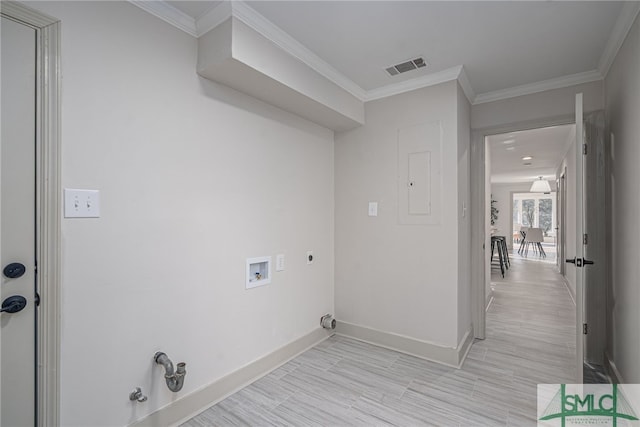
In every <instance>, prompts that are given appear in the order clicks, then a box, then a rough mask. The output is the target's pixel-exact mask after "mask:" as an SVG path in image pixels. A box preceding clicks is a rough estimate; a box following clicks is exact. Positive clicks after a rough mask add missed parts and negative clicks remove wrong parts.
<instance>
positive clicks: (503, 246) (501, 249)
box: [491, 236, 511, 277]
mask: <svg viewBox="0 0 640 427" xmlns="http://www.w3.org/2000/svg"><path fill="white" fill-rule="evenodd" d="M496 249H497V250H498V261H499V263H500V273H502V277H504V272H505V270H507V269H509V266H510V265H511V262H510V260H509V253H508V252H509V251H508V250H507V238H506V237H505V236H491V261H492V262H493V252H494V251H495V250H496Z"/></svg>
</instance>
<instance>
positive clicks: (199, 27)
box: [196, 1, 233, 37]
mask: <svg viewBox="0 0 640 427" xmlns="http://www.w3.org/2000/svg"><path fill="white" fill-rule="evenodd" d="M232 13H233V10H232V6H231V2H228V1H223V2H222V3H220V4H219V5H217V6H216V7H214V8H213V9H211V10H210V11H208V12H207V13H205V14H204V15H202V16H201V17H200V18H198V19H197V20H196V37H200V36H202V35H204V34H206V33H208V32H209V31H211V30H213V29H214V28H215V27H217V26H218V25H220V24H222V23H223V22H224V21H226V20H227V19H229V18H230V17H231V16H232Z"/></svg>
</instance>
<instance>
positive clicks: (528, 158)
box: [522, 156, 533, 160]
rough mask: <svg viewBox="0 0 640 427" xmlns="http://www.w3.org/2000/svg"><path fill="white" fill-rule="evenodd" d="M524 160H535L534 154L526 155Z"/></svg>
mask: <svg viewBox="0 0 640 427" xmlns="http://www.w3.org/2000/svg"><path fill="white" fill-rule="evenodd" d="M522 160H533V157H532V156H524V157H523V158H522Z"/></svg>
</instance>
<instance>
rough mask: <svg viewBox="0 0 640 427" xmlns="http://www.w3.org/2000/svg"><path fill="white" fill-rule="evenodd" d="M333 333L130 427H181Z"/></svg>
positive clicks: (278, 353) (316, 334)
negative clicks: (180, 426) (179, 426)
mask: <svg viewBox="0 0 640 427" xmlns="http://www.w3.org/2000/svg"><path fill="white" fill-rule="evenodd" d="M331 335H333V333H332V332H330V331H327V330H326V329H322V328H318V329H315V330H313V331H312V332H310V333H308V334H307V335H305V336H303V337H301V338H298V339H297V340H295V341H293V342H291V343H289V344H287V345H285V346H283V347H281V348H279V349H277V350H275V351H274V352H273V353H270V354H268V355H266V356H264V357H261V358H260V359H258V360H256V361H254V362H251V363H249V364H248V365H246V366H244V367H242V368H240V369H238V370H237V371H235V372H232V373H230V374H229V375H227V376H225V377H222V378H220V379H219V380H217V381H215V382H213V383H212V384H209V385H208V386H205V387H203V388H201V389H199V390H196V391H194V392H192V393H190V394H188V395H186V396H184V397H183V398H181V399H179V400H176V401H175V402H173V403H171V404H169V405H167V406H165V407H163V408H160V409H158V410H157V411H156V412H153V413H151V414H149V415H147V416H146V417H145V418H143V419H141V420H138V421H136V422H135V423H133V424H131V426H136V427H143V426H144V427H147V426H149V427H151V426H175V425H179V424H181V423H183V422H185V421H187V420H189V419H190V418H192V417H194V416H195V415H197V414H199V413H200V412H202V411H204V410H205V409H207V408H209V407H210V406H212V405H215V404H216V403H218V402H220V401H221V400H223V399H225V398H226V397H228V396H230V395H232V394H233V393H235V392H236V391H238V390H240V389H242V388H243V387H246V386H247V385H249V384H251V383H252V382H254V381H256V380H258V379H260V378H261V377H263V376H265V375H267V374H268V373H270V372H271V371H273V370H275V369H277V368H279V367H280V366H282V365H284V364H285V363H287V362H288V361H289V360H291V359H293V358H294V357H296V356H298V355H299V354H301V353H303V352H305V351H307V350H308V349H309V348H311V347H313V346H315V345H316V344H318V343H320V342H322V341H324V340H326V339H327V338H329V337H330V336H331Z"/></svg>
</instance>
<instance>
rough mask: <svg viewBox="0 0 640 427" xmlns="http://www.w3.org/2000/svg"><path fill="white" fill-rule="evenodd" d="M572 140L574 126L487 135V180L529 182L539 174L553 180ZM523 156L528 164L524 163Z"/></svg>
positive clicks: (494, 181)
mask: <svg viewBox="0 0 640 427" xmlns="http://www.w3.org/2000/svg"><path fill="white" fill-rule="evenodd" d="M574 139H575V125H574V124H570V125H562V126H552V127H546V128H540V129H532V130H526V131H520V132H510V133H504V134H500V135H493V136H489V137H487V140H488V142H489V147H490V150H491V182H492V183H510V182H531V181H533V180H534V179H536V178H537V177H539V176H542V177H544V178H545V179H553V180H555V176H556V171H557V170H558V167H559V166H560V163H561V162H562V159H564V157H565V155H566V153H567V151H568V150H569V146H570V145H571V143H572V142H573V140H574ZM525 156H531V157H533V159H532V160H527V161H526V162H530V163H531V165H527V166H525V165H524V163H525V160H522V158H523V157H525Z"/></svg>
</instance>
